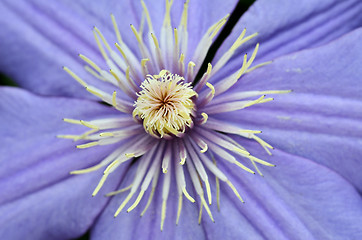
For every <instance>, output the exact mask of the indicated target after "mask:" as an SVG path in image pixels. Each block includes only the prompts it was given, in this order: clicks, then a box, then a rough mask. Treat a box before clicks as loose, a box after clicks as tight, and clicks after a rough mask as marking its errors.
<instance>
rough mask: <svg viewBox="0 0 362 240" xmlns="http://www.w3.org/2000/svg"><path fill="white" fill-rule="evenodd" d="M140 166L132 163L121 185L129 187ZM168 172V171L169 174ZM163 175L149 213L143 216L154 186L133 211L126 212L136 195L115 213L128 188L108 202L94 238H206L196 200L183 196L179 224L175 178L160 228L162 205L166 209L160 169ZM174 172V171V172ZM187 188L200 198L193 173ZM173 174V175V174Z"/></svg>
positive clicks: (187, 177) (187, 179)
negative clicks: (193, 187) (118, 213)
mask: <svg viewBox="0 0 362 240" xmlns="http://www.w3.org/2000/svg"><path fill="white" fill-rule="evenodd" d="M135 170H136V166H134V165H133V166H132V167H131V168H130V171H129V172H128V173H127V175H126V177H125V179H122V184H121V186H120V187H119V188H123V187H127V186H128V185H129V184H130V183H131V182H132V181H133V174H134V172H135ZM169 173H170V172H168V173H167V174H169ZM160 174H161V176H160V179H159V182H158V185H157V188H156V192H155V194H154V198H153V201H152V202H151V205H150V206H149V208H148V210H147V211H146V213H145V214H144V215H143V216H142V217H140V214H141V212H142V211H143V209H144V207H145V206H146V203H147V201H148V197H149V194H150V192H151V191H150V189H148V191H147V192H146V193H145V195H144V196H143V199H142V200H141V202H140V203H139V205H138V206H137V207H136V208H135V209H134V210H132V211H131V212H128V213H127V212H126V210H127V207H129V206H130V205H132V203H133V202H134V201H135V199H136V196H137V195H138V192H136V194H135V195H136V196H134V197H133V198H132V199H131V200H130V202H129V203H128V205H126V207H125V209H124V210H123V211H122V212H121V213H120V215H119V216H117V218H113V215H114V213H115V211H116V210H117V208H118V207H119V206H120V205H121V203H122V201H123V200H124V199H125V197H126V196H127V194H128V192H124V193H121V194H119V195H117V196H115V197H113V199H112V200H111V201H110V203H109V204H108V206H107V207H106V208H105V210H104V211H103V213H102V215H101V216H100V218H99V219H98V221H97V222H96V225H95V227H94V229H93V231H92V234H91V235H92V239H110V240H113V239H119V237H120V236H122V239H205V236H206V235H207V232H205V230H204V229H203V227H202V226H200V225H199V224H198V211H199V208H198V206H197V205H196V203H191V202H189V201H188V200H187V199H186V198H185V197H184V198H183V207H182V212H181V215H180V220H179V224H178V225H176V216H177V207H178V194H177V188H176V181H175V179H173V180H172V182H171V188H170V195H169V197H168V200H167V208H166V219H165V222H164V227H163V231H162V232H161V230H160V223H161V209H162V207H161V206H162V181H163V174H162V173H160ZM172 174H174V172H172ZM185 177H186V184H187V189H188V191H189V193H190V194H191V195H193V196H194V198H196V194H195V193H194V192H193V191H192V184H191V180H190V176H189V175H186V176H185ZM172 178H173V177H172Z"/></svg>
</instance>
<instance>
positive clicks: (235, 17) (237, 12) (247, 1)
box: [192, 0, 255, 86]
mask: <svg viewBox="0 0 362 240" xmlns="http://www.w3.org/2000/svg"><path fill="white" fill-rule="evenodd" d="M254 2H255V0H239V2H238V4H237V5H236V7H235V8H234V10H233V11H232V13H231V14H230V17H229V19H228V21H227V22H226V24H225V26H224V27H223V29H222V30H221V32H220V34H219V36H217V38H216V40H215V41H214V42H213V43H212V45H211V47H210V49H209V51H208V52H207V54H206V57H205V59H204V61H203V62H202V65H201V67H200V70H199V71H198V73H197V74H196V77H195V79H194V81H193V82H192V85H193V86H195V85H196V84H197V83H198V82H199V81H200V79H201V77H202V75H203V74H204V73H205V72H206V70H207V65H208V63H211V61H212V60H213V59H214V57H215V54H216V52H217V50H218V49H219V48H220V46H221V44H222V43H223V42H224V41H225V39H226V38H227V37H228V36H229V35H230V33H231V31H232V29H233V28H234V26H235V25H236V23H237V22H238V21H239V19H240V18H241V16H242V15H243V14H244V13H245V12H246V11H247V10H248V9H249V7H250V6H251V5H252V4H253V3H254Z"/></svg>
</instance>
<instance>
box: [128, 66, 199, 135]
mask: <svg viewBox="0 0 362 240" xmlns="http://www.w3.org/2000/svg"><path fill="white" fill-rule="evenodd" d="M141 88H142V91H141V92H139V93H138V99H137V101H136V102H135V105H134V106H135V109H134V111H133V117H136V116H138V117H139V118H140V119H141V120H143V126H144V128H145V130H146V132H147V133H149V134H150V135H152V136H155V137H161V138H162V137H164V136H170V135H175V136H179V135H180V134H182V133H184V132H185V130H186V127H192V126H193V120H192V117H194V113H195V104H194V102H193V100H192V99H191V98H192V97H194V96H196V95H197V94H196V92H195V91H194V90H192V87H191V85H190V83H184V78H183V77H181V76H178V75H176V74H175V75H174V74H171V73H170V72H169V71H166V70H162V71H161V72H160V73H159V75H148V76H147V79H146V80H145V81H144V82H143V83H142V85H141Z"/></svg>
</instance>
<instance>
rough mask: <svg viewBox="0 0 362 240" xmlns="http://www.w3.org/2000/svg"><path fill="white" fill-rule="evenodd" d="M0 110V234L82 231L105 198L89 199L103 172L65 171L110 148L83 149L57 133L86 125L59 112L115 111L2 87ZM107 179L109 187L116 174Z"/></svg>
mask: <svg viewBox="0 0 362 240" xmlns="http://www.w3.org/2000/svg"><path fill="white" fill-rule="evenodd" d="M0 112H1V118H0V125H1V126H3V127H2V128H1V150H0V169H1V170H0V188H1V193H0V213H1V214H0V215H1V216H0V225H1V226H2V228H1V230H0V238H2V239H24V238H29V239H49V238H54V239H64V238H73V237H76V236H79V235H81V234H82V233H84V232H85V231H86V230H87V229H88V228H89V226H90V225H91V224H92V223H93V221H94V218H95V217H97V215H98V214H99V212H100V211H101V210H102V209H103V207H104V205H105V204H106V203H107V199H106V198H104V197H102V196H99V197H96V198H90V196H91V193H92V190H93V188H94V187H95V186H96V183H97V181H98V179H99V177H100V176H99V175H100V174H101V173H100V172H99V173H97V174H89V175H87V176H77V177H74V176H71V175H70V174H69V172H70V171H72V170H76V169H79V168H84V167H88V166H89V165H90V164H92V163H95V162H98V161H99V160H100V159H102V158H103V157H104V156H106V155H107V153H108V152H109V151H110V150H111V149H112V147H104V148H101V149H90V150H83V151H81V150H79V149H76V148H75V147H74V143H73V142H71V141H64V140H62V139H58V138H56V135H57V134H64V133H79V131H83V130H84V129H83V127H82V126H80V127H69V126H68V124H66V123H64V122H63V121H62V118H63V117H70V118H71V117H73V118H81V119H82V118H83V119H86V118H88V117H95V116H99V115H106V116H107V115H112V114H113V113H114V111H112V110H110V109H109V108H107V107H105V106H104V105H100V104H98V103H93V102H90V101H85V100H70V99H65V98H44V97H39V96H35V95H32V94H30V93H28V92H26V91H24V90H19V89H16V88H6V87H5V88H4V87H3V88H1V89H0ZM109 183H110V184H109V185H107V186H106V188H107V189H108V190H109V191H111V190H113V188H114V187H115V186H116V185H117V183H118V178H115V179H114V181H110V182H109ZM19 229H21V231H19Z"/></svg>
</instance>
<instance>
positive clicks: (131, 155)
mask: <svg viewBox="0 0 362 240" xmlns="http://www.w3.org/2000/svg"><path fill="white" fill-rule="evenodd" d="M124 155H125V156H126V157H128V158H132V157H134V156H136V155H135V154H134V153H126V154H124Z"/></svg>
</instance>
